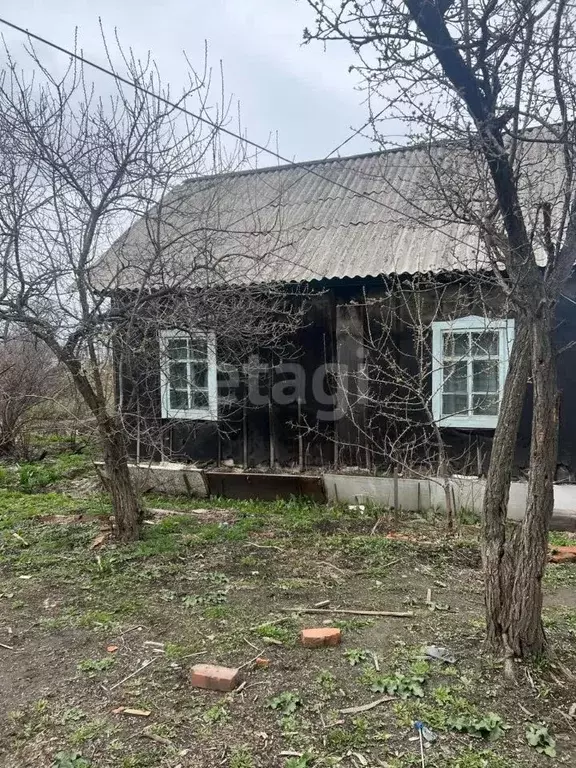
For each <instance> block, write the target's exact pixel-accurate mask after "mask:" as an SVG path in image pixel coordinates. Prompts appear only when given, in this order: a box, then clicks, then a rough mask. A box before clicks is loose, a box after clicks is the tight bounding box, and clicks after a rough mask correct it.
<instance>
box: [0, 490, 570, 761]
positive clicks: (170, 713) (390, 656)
mask: <svg viewBox="0 0 576 768" xmlns="http://www.w3.org/2000/svg"><path fill="white" fill-rule="evenodd" d="M149 505H150V506H151V507H163V508H167V507H168V508H170V507H171V506H172V507H173V508H174V509H176V507H178V509H179V511H186V510H187V509H190V508H191V507H194V506H195V507H200V506H203V507H204V508H205V507H206V506H209V507H210V508H212V507H220V508H222V507H227V508H231V507H234V510H233V511H232V512H229V511H228V512H224V513H218V512H210V513H207V514H205V513H197V512H196V513H195V514H192V515H190V516H187V515H184V516H182V515H180V516H175V517H170V516H166V515H162V516H159V517H158V518H156V519H154V520H152V521H150V522H151V523H152V524H149V525H147V526H146V529H145V538H144V540H143V541H142V542H140V543H139V544H137V545H134V546H130V547H127V548H116V547H114V546H113V545H108V546H106V547H104V548H103V549H101V550H99V551H91V550H90V542H91V541H92V540H93V538H94V536H95V535H96V534H97V533H98V524H97V523H74V524H70V525H62V524H50V523H45V522H44V523H43V522H41V521H40V520H39V518H38V515H46V514H47V512H49V511H50V510H52V513H54V514H55V513H60V514H69V513H71V512H73V513H76V514H77V513H78V512H86V513H88V512H90V513H98V512H101V513H103V514H105V513H106V512H107V509H106V502H105V500H101V499H99V498H98V497H95V496H91V497H88V498H85V499H80V500H78V498H74V499H71V498H70V497H69V496H67V495H66V494H53V495H52V496H49V495H48V496H47V495H46V494H21V493H17V492H15V491H8V490H6V491H3V492H2V491H0V527H1V528H2V530H1V531H0V535H1V539H0V568H1V573H2V586H1V587H0V643H2V644H3V646H0V659H1V663H2V676H1V678H0V702H1V705H0V707H1V708H0V765H2V766H5V767H6V768H16V767H18V768H21V767H22V766H34V767H35V768H44V767H45V766H46V767H47V766H56V768H70V767H72V768H74V767H75V768H86V766H93V767H95V766H98V768H105V767H107V766H114V767H115V768H116V767H120V768H139V767H140V766H172V767H173V768H176V766H181V768H192V767H194V768H212V767H213V766H218V765H222V766H229V767H230V768H256V767H257V766H286V768H306V767H307V766H329V765H341V766H343V767H345V766H351V767H352V766H380V765H384V766H390V768H404V767H405V766H406V767H408V766H420V765H421V764H422V763H421V757H420V751H419V749H420V748H419V742H418V740H417V739H416V740H415V739H414V737H415V736H416V732H415V730H414V728H413V721H414V720H423V721H425V722H426V723H427V724H428V725H429V726H430V727H432V728H433V729H434V730H435V731H436V733H437V736H438V738H437V741H436V742H435V743H434V744H433V745H432V746H430V748H429V749H427V750H426V753H425V765H426V766H428V767H430V766H452V768H500V767H501V766H506V767H507V768H508V766H526V767H528V766H541V765H546V764H550V765H555V764H559V765H562V764H564V765H573V764H574V763H575V762H576V720H574V719H572V718H571V716H570V714H569V712H570V706H571V704H572V703H573V702H575V701H576V688H575V683H574V681H573V680H571V679H570V670H572V671H574V672H576V663H575V661H576V645H575V635H576V610H575V608H576V600H575V591H574V585H575V584H576V566H570V565H565V566H551V567H550V569H549V574H548V575H547V586H546V590H547V609H546V623H547V627H548V634H549V638H550V646H551V652H550V655H549V657H548V658H546V659H542V660H540V661H539V662H538V663H533V664H531V665H524V664H518V667H517V683H516V685H511V684H510V683H508V682H506V681H505V680H504V679H503V675H502V664H501V661H500V660H499V659H495V658H493V657H492V656H490V655H489V654H485V653H484V652H483V647H482V639H483V616H482V592H481V577H480V572H479V570H478V567H479V558H478V551H477V546H476V542H475V536H476V529H475V528H474V527H473V526H462V527H461V529H460V531H459V533H458V535H457V536H456V537H447V536H445V535H444V533H443V531H442V527H441V525H440V523H439V521H424V520H415V519H407V520H404V521H402V523H401V524H398V523H397V522H394V521H393V520H392V518H390V519H385V520H384V521H383V523H382V525H381V526H380V528H379V531H378V535H370V531H371V529H372V526H373V524H374V516H373V515H372V513H371V512H370V511H368V512H367V513H366V514H365V515H361V514H359V513H358V512H353V511H349V510H347V509H345V508H334V509H328V508H325V507H320V506H314V505H306V504H300V503H297V502H293V503H286V504H282V503H276V504H262V503H261V504H251V503H248V502H247V503H242V504H236V505H233V504H231V503H229V504H226V503H224V502H220V503H219V504H217V503H214V504H210V505H206V503H202V504H200V503H193V502H187V501H185V500H166V499H163V500H160V499H151V500H150V502H149ZM399 531H400V533H402V534H403V536H405V537H406V538H403V537H401V538H397V537H394V538H389V534H390V533H391V532H393V533H398V532H399ZM14 533H17V534H18V536H20V537H21V538H18V537H16V536H14ZM428 589H431V590H432V600H433V603H434V606H433V607H434V610H432V609H431V606H429V605H427V604H426V596H427V591H428ZM320 600H330V605H331V607H333V608H334V607H342V608H349V609H353V608H362V609H371V610H401V611H406V610H411V611H413V614H414V615H413V616H412V617H411V618H404V619H402V618H376V619H374V618H370V619H366V618H363V617H361V616H357V617H353V616H339V615H337V614H334V615H330V614H328V615H326V616H324V615H319V616H312V615H306V614H298V613H297V612H296V611H295V612H294V613H292V614H290V613H289V614H286V613H284V612H283V609H286V608H294V609H296V608H297V607H299V606H310V605H312V604H314V603H316V602H318V601H320ZM279 619H284V620H283V621H281V622H280V621H278V620H279ZM337 621H340V622H341V623H340V624H339V626H341V628H342V630H343V643H342V646H341V647H339V648H333V649H321V650H307V649H304V648H302V647H300V646H299V644H298V642H297V639H298V633H299V630H300V629H301V628H303V627H310V626H318V625H321V624H322V623H323V622H327V623H329V624H330V625H334V623H335V622H337ZM266 622H278V623H276V624H273V625H268V626H266ZM152 643H155V644H156V645H153V644H152ZM429 644H436V645H439V646H444V647H447V648H449V649H450V650H451V651H452V652H453V653H454V655H455V656H456V659H457V661H456V664H453V665H449V664H442V663H441V662H430V663H429V664H427V663H425V662H423V661H422V658H421V648H422V646H423V645H429ZM4 646H9V647H10V648H5V647H4ZM114 646H116V647H117V650H112V651H110V650H107V649H108V648H110V647H114ZM350 651H354V652H353V653H350ZM356 651H357V652H356ZM258 653H262V655H264V656H266V657H267V658H268V659H269V660H270V665H269V667H268V668H267V669H254V668H253V666H252V665H247V666H246V667H245V668H244V670H243V672H244V679H245V681H246V685H245V686H244V687H243V689H242V690H241V691H240V692H237V693H233V694H221V693H213V692H207V691H200V690H195V689H193V688H192V687H191V686H190V683H189V680H188V675H189V669H190V666H191V665H192V664H193V663H196V662H199V661H210V662H214V663H222V664H227V665H232V666H239V665H243V664H245V663H246V662H247V661H249V660H250V659H252V658H253V657H254V656H256V655H257V654H258ZM374 655H375V656H376V659H377V661H376V662H375V661H374ZM149 661H152V662H153V663H152V664H151V665H150V666H149V667H148V668H146V669H144V670H143V671H142V672H141V673H139V674H136V675H134V676H132V677H130V678H129V679H128V680H127V681H126V682H124V683H121V684H120V685H117V684H118V683H119V682H120V681H122V680H123V679H124V678H125V677H126V676H128V675H131V674H132V673H134V672H136V671H137V670H139V669H140V668H141V667H142V666H143V664H145V663H146V662H149ZM353 661H356V662H357V663H356V664H352V663H351V662H353ZM375 665H377V666H378V667H379V671H377V670H376V669H375ZM398 675H402V676H403V677H402V678H399V677H398ZM399 679H401V680H403V684H402V685H403V686H404V687H403V688H401V690H399V691H397V692H396V698H395V700H394V701H391V702H389V703H383V704H380V705H378V706H377V707H375V708H374V709H372V710H370V711H367V712H364V713H358V714H356V715H354V714H352V715H349V714H344V715H343V714H341V713H340V712H339V710H341V709H343V708H347V707H353V706H358V705H362V704H366V703H368V702H371V701H373V700H375V699H378V698H381V697H382V696H383V695H385V693H386V690H388V687H389V686H390V685H391V681H396V683H398V680H399ZM417 679H421V680H422V682H421V683H420V685H421V687H422V691H421V692H422V693H423V696H417V695H413V693H414V692H413V691H410V690H407V688H410V684H414V683H415V681H416V680H417ZM403 696H406V698H402V697H403ZM120 707H129V708H133V709H138V710H144V711H146V712H149V713H150V714H149V715H148V716H146V717H142V716H130V715H126V714H124V713H121V712H115V710H118V709H119V708H120ZM492 714H493V715H497V718H496V720H494V717H491V715H492ZM530 724H534V725H538V724H544V726H545V728H546V729H547V730H546V732H545V733H546V735H545V737H543V738H544V741H543V742H542V743H541V744H540V746H541V747H544V746H550V745H551V743H552V742H551V740H552V739H554V741H555V751H556V756H555V757H548V756H546V755H544V754H542V753H541V752H539V751H537V749H536V748H535V747H534V746H530V745H529V744H528V742H527V739H526V730H527V728H528V726H529V725H530ZM481 733H483V734H484V736H485V738H482V737H481V736H480V735H479V734H481ZM488 737H499V738H497V740H495V741H490V740H489V738H488Z"/></svg>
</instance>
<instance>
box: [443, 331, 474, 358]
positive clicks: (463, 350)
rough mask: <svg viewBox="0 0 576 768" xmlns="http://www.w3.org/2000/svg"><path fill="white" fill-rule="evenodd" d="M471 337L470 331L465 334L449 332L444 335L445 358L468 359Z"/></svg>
mask: <svg viewBox="0 0 576 768" xmlns="http://www.w3.org/2000/svg"><path fill="white" fill-rule="evenodd" d="M469 344H470V335H469V333H468V331H465V332H464V333H452V332H451V331H447V332H446V333H445V334H444V357H466V355H468V354H469V350H470V347H469Z"/></svg>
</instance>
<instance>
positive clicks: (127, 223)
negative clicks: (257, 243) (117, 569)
mask: <svg viewBox="0 0 576 768" xmlns="http://www.w3.org/2000/svg"><path fill="white" fill-rule="evenodd" d="M104 45H105V43H104ZM105 50H106V52H107V53H108V48H105ZM117 54H119V56H120V60H121V61H122V68H123V69H122V72H123V74H124V75H125V77H126V78H127V79H129V80H130V81H131V82H132V83H133V84H134V86H127V85H124V84H123V83H122V82H121V81H119V80H114V79H112V78H110V81H109V82H108V86H109V88H110V89H111V90H110V91H108V92H107V94H106V93H105V94H103V95H99V91H98V89H97V88H96V86H95V85H94V84H93V83H91V82H90V81H89V80H88V79H87V77H86V73H85V71H84V69H83V68H82V66H81V65H79V64H78V62H77V60H75V59H71V60H70V62H69V63H68V64H67V66H66V67H65V70H64V71H63V72H62V73H61V74H59V75H56V74H54V73H53V72H52V71H51V70H50V69H49V68H48V67H47V66H46V65H45V64H44V63H43V61H42V60H41V58H40V56H39V55H38V54H37V52H36V51H35V50H34V49H33V48H28V49H27V53H26V58H25V62H24V63H25V65H26V68H27V69H26V70H25V71H28V72H30V71H31V72H32V74H30V75H26V74H24V73H23V72H22V71H21V69H20V68H19V63H18V62H16V61H15V60H14V59H13V58H12V56H11V54H10V52H9V51H6V59H7V63H6V65H5V67H4V70H3V72H2V75H1V77H0V158H1V162H0V248H1V253H2V272H1V285H0V318H1V319H3V320H4V321H6V322H10V323H12V324H14V325H15V326H20V327H23V328H25V329H26V330H27V331H28V332H29V333H30V334H31V335H33V336H34V337H35V338H36V339H38V340H40V341H41V342H42V343H44V344H45V345H46V346H47V347H48V348H49V349H50V350H51V351H52V353H53V354H54V356H55V358H56V359H57V360H58V361H59V362H60V363H61V364H62V365H63V366H65V368H66V369H67V370H68V371H69V374H70V376H71V378H72V380H73V382H74V385H75V387H76V389H77V391H78V392H79V393H80V395H81V396H82V398H83V400H84V401H85V403H86V405H87V407H88V409H89V411H90V413H91V414H92V417H93V419H94V421H95V424H96V428H97V432H98V436H99V439H100V444H101V447H102V453H103V459H104V464H105V469H106V475H107V478H108V484H109V489H110V494H111V498H112V505H113V508H114V514H115V521H116V533H117V535H118V537H119V538H120V539H121V540H122V541H128V540H131V539H134V538H136V537H137V536H138V535H139V528H140V523H141V518H142V510H141V505H140V500H139V498H138V495H137V493H136V491H135V489H134V487H133V484H132V482H131V480H130V474H129V468H128V463H127V456H128V447H127V434H126V427H127V422H126V420H125V419H124V417H123V410H124V406H125V405H126V403H125V402H124V401H123V400H122V393H121V392H120V393H117V394H119V395H120V397H118V398H115V397H113V393H112V396H111V393H110V387H109V386H108V384H109V382H110V381H112V380H113V379H112V378H111V377H110V376H109V375H108V373H109V371H110V369H111V357H110V355H111V354H114V356H115V364H116V365H117V367H118V368H119V369H120V370H122V366H123V361H125V360H126V359H127V358H128V357H129V358H130V360H131V361H134V360H139V361H140V364H142V363H143V362H144V361H145V362H146V365H145V366H144V367H145V368H146V372H145V373H143V374H142V375H143V376H148V375H149V371H150V370H154V369H158V367H159V365H160V360H159V344H160V339H159V337H160V336H161V332H162V331H163V330H167V329H179V330H180V331H184V332H189V333H190V334H204V338H206V334H208V333H209V329H215V328H216V329H218V330H220V326H222V328H223V329H224V330H226V329H227V328H232V327H234V328H236V332H235V334H234V338H235V339H236V340H237V342H238V343H240V342H241V339H242V338H243V335H248V334H249V333H251V332H252V333H255V332H256V331H255V329H256V327H259V328H260V334H261V338H262V337H263V336H264V331H263V330H262V329H263V328H264V327H266V328H267V329H268V338H270V336H271V335H273V334H274V333H275V332H276V325H275V324H274V322H272V321H271V317H272V315H274V317H276V316H277V314H278V312H279V311H281V309H282V306H281V304H282V300H281V299H278V301H276V302H275V301H274V298H273V297H272V299H270V296H267V297H266V298H267V299H268V303H267V305H266V309H265V310H264V309H261V307H263V306H264V301H263V299H262V296H261V295H258V296H256V295H255V294H254V293H250V292H247V294H246V295H245V296H244V299H243V302H241V301H240V300H239V298H238V296H234V294H233V291H232V286H234V285H235V284H236V283H237V282H238V280H239V278H240V277H241V276H244V277H245V276H246V273H247V270H248V263H249V262H250V264H252V265H253V266H254V268H256V267H257V264H258V262H259V260H260V259H262V258H264V256H269V255H270V252H271V251H273V250H274V247H275V240H274V238H273V237H272V236H270V232H271V231H274V230H275V228H276V222H271V223H270V222H268V224H267V233H268V235H269V237H268V239H267V246H266V248H265V253H254V254H250V255H247V256H246V258H245V259H241V258H240V257H239V251H240V247H238V248H237V249H233V250H232V251H226V252H223V251H222V248H221V247H220V246H221V241H222V227H223V225H222V223H221V218H220V213H221V211H220V207H219V206H220V195H219V193H218V189H217V185H215V183H214V180H213V179H207V180H206V181H205V182H203V183H201V184H200V187H203V188H205V189H208V190H213V192H212V193H211V194H206V195H203V196H202V202H201V203H198V202H197V201H196V198H195V196H194V195H190V194H189V188H188V186H187V183H186V180H187V179H190V178H198V177H201V176H205V175H206V174H213V173H215V172H221V171H230V170H233V169H236V168H237V167H238V165H239V164H241V163H242V162H244V161H245V160H246V157H245V155H243V154H242V151H241V150H240V148H239V146H224V145H223V144H222V143H221V142H220V140H219V127H220V126H221V125H223V124H224V123H226V121H227V120H228V106H229V105H228V104H227V102H225V101H220V102H219V103H217V104H216V105H215V106H214V107H211V106H209V101H208V100H209V98H210V85H211V83H210V72H209V71H208V70H207V69H206V68H205V69H204V70H203V71H202V72H200V73H196V72H194V71H192V70H190V71H189V86H188V87H187V88H186V89H185V90H184V91H183V92H182V93H180V94H178V96H177V97H174V98H172V97H171V94H170V92H169V89H168V88H167V87H165V86H163V84H162V82H161V81H160V78H159V75H158V73H157V71H156V69H155V67H154V65H153V63H152V62H151V61H145V62H141V61H137V60H135V59H134V58H132V57H131V56H127V55H126V54H125V53H124V52H123V51H122V50H121V49H120V48H118V51H117ZM109 66H110V67H111V68H113V67H114V64H113V60H112V57H111V55H109ZM154 94H158V97H156V96H155V95H154ZM182 106H184V107H185V108H186V107H187V108H188V110H190V109H192V110H193V111H194V113H195V114H197V115H198V117H194V116H191V112H190V111H188V112H184V113H183V111H182V109H181V108H180V107H182ZM250 227H251V229H252V230H253V227H254V223H253V221H251V222H250ZM123 231H124V232H125V233H126V234H125V235H122V236H121V233H122V232H123ZM234 234H235V236H236V238H237V240H238V241H240V240H241V239H242V236H243V222H242V220H240V221H238V222H236V226H235V229H234ZM260 293H261V292H260ZM210 299H211V301H210ZM240 309H241V310H242V311H241V312H240ZM248 317H251V318H252V321H251V323H247V322H246V320H247V318H248ZM146 356H147V357H146ZM136 370H137V368H135V367H134V366H132V368H131V374H132V375H134V374H135V372H136ZM140 370H141V371H142V366H141V368H140ZM193 375H194V376H197V377H202V376H204V372H203V370H202V367H201V366H196V367H195V370H194V371H193ZM118 386H120V382H118ZM156 386H157V384H156V383H154V388H156ZM185 386H186V387H188V384H186V385H185ZM190 391H191V390H190ZM202 391H203V386H202V382H201V381H200V379H199V380H198V381H197V382H196V384H195V389H194V392H192V393H191V394H190V396H191V397H196V398H201V397H202V396H203V395H202ZM175 397H177V393H176V395H175ZM177 405H178V404H177Z"/></svg>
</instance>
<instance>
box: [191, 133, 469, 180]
mask: <svg viewBox="0 0 576 768" xmlns="http://www.w3.org/2000/svg"><path fill="white" fill-rule="evenodd" d="M459 143H461V140H459V139H439V140H437V141H421V142H418V143H416V144H405V145H402V146H399V147H388V148H387V149H377V150H374V151H372V152H359V153H358V154H354V155H343V156H339V157H324V158H319V159H317V160H301V161H298V162H294V163H283V164H282V165H267V166H264V167H263V168H245V169H243V170H241V171H226V172H224V173H207V174H205V175H203V176H195V177H194V178H192V179H186V180H185V181H184V182H183V184H195V183H196V182H198V181H210V180H211V179H225V178H229V177H237V176H249V175H251V174H259V173H272V172H273V171H288V170H293V169H295V168H309V167H310V166H313V167H315V166H318V165H330V164H335V163H339V162H340V163H341V162H346V161H348V160H362V159H364V158H367V157H378V156H384V155H391V154H394V153H396V152H415V151H417V150H419V149H426V148H429V147H445V146H448V145H450V144H459Z"/></svg>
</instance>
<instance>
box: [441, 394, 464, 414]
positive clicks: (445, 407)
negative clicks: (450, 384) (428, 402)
mask: <svg viewBox="0 0 576 768" xmlns="http://www.w3.org/2000/svg"><path fill="white" fill-rule="evenodd" d="M454 414H462V415H463V416H466V415H467V414H468V395H443V396H442V415H443V416H452V415H454Z"/></svg>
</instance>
